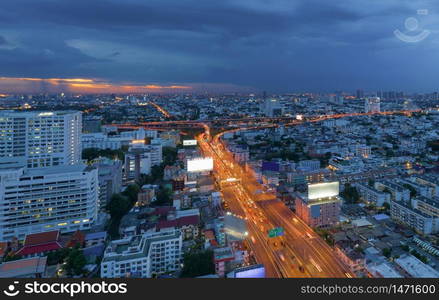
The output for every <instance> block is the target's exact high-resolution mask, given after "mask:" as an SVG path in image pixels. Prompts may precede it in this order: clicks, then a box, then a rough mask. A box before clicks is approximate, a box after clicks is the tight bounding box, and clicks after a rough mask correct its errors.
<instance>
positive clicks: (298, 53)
mask: <svg viewBox="0 0 439 300" xmlns="http://www.w3.org/2000/svg"><path fill="white" fill-rule="evenodd" d="M23 2H24V3H23ZM436 7H437V4H435V3H434V2H433V1H390V0H388V1H379V2H378V1H372V2H370V1H368V2H367V3H366V2H360V3H358V2H355V3H352V2H351V1H337V2H336V3H335V2H334V3H327V1H321V0H313V1H294V2H292V1H275V2H273V1H244V0H241V1H233V2H232V1H222V2H221V3H216V2H213V1H208V2H203V4H199V3H192V2H191V1H188V2H185V3H184V4H183V3H181V2H176V1H172V0H169V1H165V2H163V1H149V2H148V3H144V2H142V1H138V0H130V1H126V2H124V3H119V2H116V1H112V0H105V1H104V0H99V1H93V2H92V3H90V2H89V1H83V0H81V1H75V2H63V3H57V5H54V3H53V2H52V1H49V0H44V1H39V3H38V5H37V4H35V3H33V1H21V2H20V4H17V3H16V2H14V1H5V3H4V4H3V5H2V8H0V16H1V21H0V23H1V25H2V26H1V29H0V69H1V72H0V77H1V78H0V90H1V91H2V92H4V93H13V92H14V93H24V92H29V93H39V92H77V93H99V92H102V91H103V90H105V91H106V92H109V93H112V92H113V93H125V92H126V93H133V92H152V91H153V92H187V91H188V90H190V91H192V92H206V91H207V92H212V91H213V92H215V91H223V92H250V91H252V92H258V91H263V90H266V91H269V92H272V93H281V92H296V91H316V92H331V91H334V90H354V89H356V88H362V89H364V90H403V91H405V92H421V91H423V92H430V91H434V90H435V88H436V83H435V80H434V79H435V78H436V77H437V70H436V68H435V67H434V66H435V61H437V57H436V52H437V51H436V49H437V46H436V45H437V41H438V38H437V35H436V31H437V30H436V29H435V28H438V25H439V24H437V21H436V19H437V18H436V16H437V15H436V11H435V8H436ZM94 12H98V13H97V14H95V13H94ZM414 20H415V21H418V22H419V23H416V24H413V22H414ZM410 22H411V23H410ZM410 24H411V25H410ZM409 25H410V26H412V27H407V26H409ZM414 25H417V30H412V31H413V34H412V33H411V32H406V31H407V30H406V31H404V26H405V27H406V28H411V29H414V27H413V26H414ZM415 27H416V26H415ZM396 30H401V32H402V33H404V34H407V35H408V34H412V35H414V36H417V34H418V33H419V32H421V33H422V32H423V31H426V30H428V33H431V34H429V35H428V36H426V37H425V39H424V37H423V39H422V40H419V41H417V42H406V41H404V40H401V39H400V38H399V37H398V36H395V34H394V32H395V31H396ZM409 31H410V30H409ZM418 31H419V32H418ZM417 74H418V75H417ZM53 79H59V80H53ZM80 79H82V81H76V82H72V80H80Z"/></svg>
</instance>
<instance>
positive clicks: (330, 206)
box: [295, 182, 341, 228]
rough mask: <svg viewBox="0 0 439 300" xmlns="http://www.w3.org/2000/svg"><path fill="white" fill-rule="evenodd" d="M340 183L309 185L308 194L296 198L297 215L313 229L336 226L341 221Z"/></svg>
mask: <svg viewBox="0 0 439 300" xmlns="http://www.w3.org/2000/svg"><path fill="white" fill-rule="evenodd" d="M338 194H339V183H338V182H325V183H317V184H309V185H308V194H307V195H304V194H300V195H297V197H296V201H295V204H296V214H297V216H298V217H299V218H301V219H302V220H303V221H304V222H305V223H306V224H308V225H309V226H311V227H319V228H325V227H330V226H333V225H336V224H337V223H338V222H339V219H340V207H341V200H340V198H339V197H338Z"/></svg>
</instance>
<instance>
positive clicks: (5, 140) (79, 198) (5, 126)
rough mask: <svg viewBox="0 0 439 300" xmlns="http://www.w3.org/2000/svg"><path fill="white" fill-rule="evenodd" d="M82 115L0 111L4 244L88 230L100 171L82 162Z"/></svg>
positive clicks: (0, 202)
mask: <svg viewBox="0 0 439 300" xmlns="http://www.w3.org/2000/svg"><path fill="white" fill-rule="evenodd" d="M81 127H82V116H81V112H73V111H58V112H16V111H1V112H0V240H10V239H12V238H13V237H17V238H19V239H22V238H24V236H25V235H26V234H30V233H38V232H43V231H48V230H55V229H56V230H58V229H59V230H60V231H61V232H72V231H75V230H78V229H88V228H90V227H91V225H92V224H93V222H94V221H95V219H96V218H97V206H98V175H97V174H98V172H97V169H96V168H93V167H87V166H85V165H83V164H82V161H81Z"/></svg>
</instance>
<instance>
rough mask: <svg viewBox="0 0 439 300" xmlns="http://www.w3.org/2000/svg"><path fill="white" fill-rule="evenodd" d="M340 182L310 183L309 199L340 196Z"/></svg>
mask: <svg viewBox="0 0 439 300" xmlns="http://www.w3.org/2000/svg"><path fill="white" fill-rule="evenodd" d="M338 192H339V182H338V181H335V182H325V183H316V184H309V185H308V199H311V200H312V199H320V198H327V197H334V196H338Z"/></svg>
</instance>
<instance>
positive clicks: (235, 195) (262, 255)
mask: <svg viewBox="0 0 439 300" xmlns="http://www.w3.org/2000/svg"><path fill="white" fill-rule="evenodd" d="M197 139H198V143H199V146H200V148H201V150H202V152H203V154H204V156H206V157H212V158H213V159H214V163H215V164H214V165H215V169H214V176H215V178H216V180H217V182H220V184H221V192H222V194H223V197H224V199H225V201H226V203H227V204H228V206H229V209H230V211H231V212H233V213H234V214H237V215H240V216H242V217H244V218H246V220H247V225H248V232H249V245H250V248H251V250H252V252H253V253H254V255H255V257H256V260H257V261H258V262H259V263H262V264H264V266H265V267H266V269H267V270H266V271H267V276H268V277H278V278H279V277H337V278H342V277H354V274H352V273H351V272H350V271H349V270H348V268H347V267H346V266H344V265H343V264H342V263H341V262H340V261H339V260H338V259H337V257H336V256H335V254H334V251H333V250H332V248H331V247H330V246H329V245H327V244H326V242H325V241H323V240H322V239H321V238H320V237H319V236H318V235H316V234H315V233H314V231H313V230H312V229H311V228H310V227H309V226H307V225H306V224H305V223H303V222H302V221H301V220H300V219H299V218H297V217H296V216H295V215H294V213H293V212H292V211H291V210H290V209H289V208H288V207H286V206H285V205H284V204H283V203H282V202H281V201H279V200H278V199H277V198H276V196H275V195H274V193H272V192H270V191H267V190H265V188H264V187H263V186H262V185H261V184H259V183H258V182H257V181H256V179H255V178H254V177H253V175H252V172H251V171H245V170H244V169H243V167H242V166H240V165H239V164H238V163H237V162H236V161H235V160H234V159H233V156H232V155H231V153H230V152H229V151H228V150H227V149H226V148H225V147H224V145H223V144H222V143H221V141H220V139H219V138H213V139H212V138H211V137H210V136H209V135H208V134H203V135H200V136H198V137H197ZM230 178H233V179H234V181H233V182H228V181H227V179H230ZM279 226H280V227H283V228H284V230H285V233H284V236H282V237H276V238H269V237H268V234H267V232H268V230H269V229H272V228H275V227H279Z"/></svg>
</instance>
